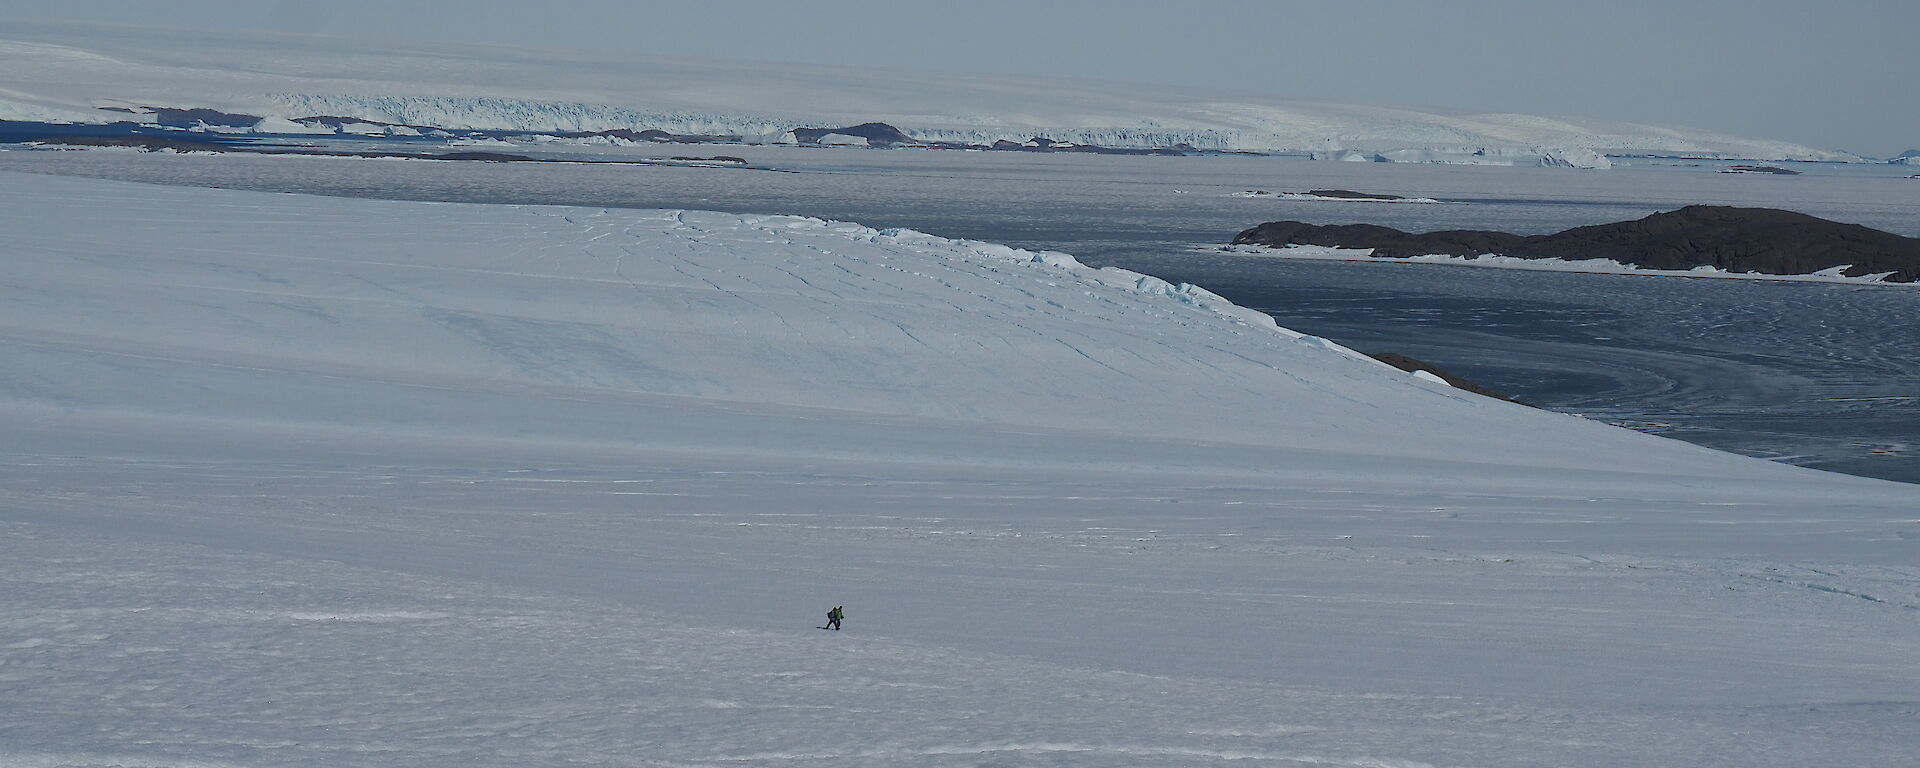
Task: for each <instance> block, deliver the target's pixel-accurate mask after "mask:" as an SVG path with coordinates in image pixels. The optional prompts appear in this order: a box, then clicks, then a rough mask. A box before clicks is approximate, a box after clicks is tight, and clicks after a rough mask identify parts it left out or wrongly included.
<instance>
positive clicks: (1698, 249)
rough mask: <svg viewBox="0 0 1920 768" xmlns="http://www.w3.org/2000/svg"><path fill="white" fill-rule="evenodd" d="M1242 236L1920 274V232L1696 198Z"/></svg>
mask: <svg viewBox="0 0 1920 768" xmlns="http://www.w3.org/2000/svg"><path fill="white" fill-rule="evenodd" d="M1233 242H1234V244H1235V245H1261V246H1268V247H1274V248H1282V247H1286V246H1292V245H1316V246H1325V247H1332V248H1355V249H1363V248H1370V249H1372V250H1373V253H1372V256H1373V257H1375V258H1389V259H1393V258H1411V257H1414V256H1426V255H1445V256H1461V257H1472V256H1481V255H1487V254H1492V255H1498V256H1510V257H1515V258H1522V259H1565V260H1569V261H1578V260H1584V259H1610V260H1613V261H1617V262H1619V263H1621V264H1627V265H1630V266H1635V267H1640V268H1643V269H1661V270H1689V269H1695V268H1699V267H1713V268H1717V269H1721V270H1725V271H1727V272H1734V273H1744V272H1757V273H1760V274H1767V275H1809V274H1813V273H1816V272H1821V271H1825V270H1831V269H1836V268H1840V269H1839V272H1838V273H1839V274H1840V275H1843V276H1846V277H1861V276H1866V275H1877V274H1885V275H1886V277H1885V279H1886V280H1887V281H1889V282H1902V283H1910V282H1915V281H1920V239H1916V238H1911V237H1902V236H1900V235H1896V234H1893V233H1891V232H1883V231H1880V230H1877V229H1871V228H1868V227H1863V226H1860V225H1858V224H1846V223H1842V222H1837V221H1829V220H1827V219H1822V218H1818V217H1815V216H1809V215H1807V214H1804V213H1796V212H1793V211H1783V210H1778V209H1773V208H1735V207H1729V206H1717V205H1690V206H1687V207H1685V208H1681V209H1680V210H1677V211H1667V212H1663V213H1656V214H1653V215H1651V216H1648V217H1646V218H1643V219H1637V220H1634V221H1622V222H1615V223H1612V224H1597V225H1593V226H1587V227H1575V228H1573V229H1569V230H1566V231H1563V232H1557V233H1554V234H1551V235H1516V234H1511V233H1507V232H1492V231H1486V230H1471V229H1459V230H1444V231H1439V232H1427V233H1422V234H1412V233H1407V232H1402V231H1400V230H1397V229H1393V228H1391V227H1383V226H1377V225H1373V224H1342V225H1330V226H1322V225H1315V224H1308V223H1305V222H1300V221H1272V222H1267V223H1265V224H1261V225H1259V226H1257V227H1254V228H1252V229H1248V230H1245V231H1242V232H1241V233H1240V234H1239V235H1238V236H1236V237H1234V239H1233Z"/></svg>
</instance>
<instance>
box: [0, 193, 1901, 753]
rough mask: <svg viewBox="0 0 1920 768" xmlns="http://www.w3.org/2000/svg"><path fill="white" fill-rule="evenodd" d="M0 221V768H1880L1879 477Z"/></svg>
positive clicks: (959, 317)
mask: <svg viewBox="0 0 1920 768" xmlns="http://www.w3.org/2000/svg"><path fill="white" fill-rule="evenodd" d="M0 207H3V208H4V210H6V211H7V212H8V213H7V217H6V218H5V220H4V221H5V223H4V225H0V251H4V252H5V253H6V254H8V258H7V279H6V280H4V281H0V435H5V439H4V440H0V459H3V460H0V583H3V584H5V585H6V588H5V593H4V594H5V599H4V600H0V765H8V766H15V765H17V766H68V765H140V766H179V765H196V766H200V765H210V766H239V765H246V766H282V765H285V766H292V765H369V766H371V765H431V766H439V765H444V766H523V765H534V764H542V765H545V764H563V763H579V764H605V765H644V766H651V765H675V766H678V765H701V766H708V765H727V766H767V767H769V768H773V767H781V768H784V767H787V766H812V765H835V766H893V765H929V766H946V765H951V766H979V765H1004V766H1022V765H1067V766H1081V765H1084V766H1102V767H1106V766H1147V765H1154V766H1162V765H1183V766H1214V765H1219V766H1227V765H1232V766H1275V767H1280V766H1394V767H1395V768H1424V767H1426V766H1460V765H1477V766H1537V765H1555V766H1621V765H1682V764H1684V765H1689V766H1743V767H1746V768H1752V767H1753V766H1806V765H1827V764H1831V765H1847V766H1866V767H1869V768H1881V767H1883V768H1893V767H1894V766H1905V765H1908V764H1910V762H1911V759H1912V756H1913V755H1914V754H1916V753H1920V730H1916V729H1915V728H1913V723H1914V721H1915V718H1916V716H1920V710H1916V705H1915V703H1914V696H1913V692H1914V691H1916V690H1920V668H1917V667H1916V666H1915V665H1914V664H1913V663H1912V662H1913V659H1915V658H1917V657H1920V569H1917V568H1916V565H1915V563H1920V502H1916V500H1915V498H1916V497H1915V494H1914V493H1913V491H1912V487H1911V486H1906V485H1901V484H1897V483H1891V482H1885V481H1875V480H1867V479H1862V478H1856V477H1847V476H1841V475H1833V474H1827V473H1822V472H1817V471H1812V470H1807V469H1801V468H1796V467H1792V466H1785V465H1780V464H1774V463H1770V462H1766V461H1761V460H1757V459H1749V458H1742V457H1737V456H1733V455H1730V454H1725V453H1719V452H1715V451H1711V450H1707V449H1704V448H1699V447H1696V446H1692V445H1688V444H1685V443H1680V442H1675V441H1671V440H1665V439H1661V438H1657V437H1652V436H1648V435H1643V434H1639V433H1635V432H1631V431H1628V430H1624V429H1617V428H1613V427H1609V426H1605V425H1602V424H1599V423H1595V422H1592V421H1587V420H1584V419H1581V418H1577V417H1573V416H1567V415H1561V414H1554V413H1548V412H1543V411H1538V410H1534V409H1530V408H1526V407H1522V406H1518V405H1513V404H1509V403H1505V402H1500V401H1497V400H1493V399H1489V398H1484V397H1480V396H1477V395H1472V394H1469V393H1466V392H1462V391H1460V390H1456V389H1454V388H1452V387H1450V386H1447V385H1446V384H1444V383H1442V382H1440V381H1439V377H1438V376H1435V375H1433V374H1424V375H1422V374H1409V373H1405V372H1402V371H1399V370H1396V369H1394V368H1391V367H1389V366H1387V365H1385V364H1382V363H1379V362H1376V361H1374V360H1371V359H1367V358H1365V357H1364V356H1361V355H1358V354H1355V353H1353V352H1351V351H1350V350H1347V349H1345V348H1342V347H1340V346H1339V345H1337V344H1334V343H1331V342H1328V341H1325V340H1322V339H1318V338H1314V337H1311V336H1305V335H1302V334H1299V333H1294V332H1290V331H1288V330H1286V329H1284V328H1281V327H1277V326H1276V325H1275V324H1274V323H1273V321H1272V320H1271V319H1270V318H1269V317H1267V316H1266V315H1264V314H1261V313H1259V312H1255V311H1251V310H1248V309H1244V308H1241V307H1237V306H1234V305H1232V304H1230V303H1228V302H1226V301H1223V300H1221V299H1220V298H1219V297H1217V296H1214V295H1213V294H1210V293H1208V292H1207V291H1204V290H1201V289H1198V288H1195V287H1192V286H1187V285H1172V284H1168V283H1166V282H1164V281H1160V280H1157V279H1155V278H1151V277H1146V276H1142V275H1139V274H1135V273H1130V272H1124V271H1120V270H1113V269H1090V268H1087V267H1084V266H1081V265H1080V264H1079V263H1078V262H1077V261H1076V260H1075V259H1073V258H1072V257H1071V256H1068V255H1066V254H1061V253H1050V252H1030V251H1022V250H1018V249H1013V248H1008V247H1003V246H997V245H991V244H986V243H979V242H967V241H955V240H947V239H942V238H938V237H933V236H929V235H925V234H920V233H916V232H911V231H903V230H874V229H869V228H866V227H862V226H859V225H856V224H845V223H834V222H826V221H820V220H814V219H803V218H795V217H781V216H743V215H732V214H720V213H703V212H697V211H640V210H619V209H611V210H608V209H597V208H565V207H538V206H485V205H468V204H436V203H409V202H386V201H373V200H359V199H343V198H320V197H306V196H300V195H291V194H268V193H257V192H240V191H233V190H217V189H188V188H171V187H153V186H141V185H135V184H127V183H120V182H108V181H98V180H87V179H73V178H60V177H50V176H38V175H26V174H17V173H5V174H0ZM836 605H844V606H845V607H846V619H845V625H844V630H843V631H839V632H823V631H820V630H818V629H816V627H820V626H823V619H824V616H825V614H826V612H827V610H828V609H829V608H831V607H833V606H836Z"/></svg>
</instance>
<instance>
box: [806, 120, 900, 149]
mask: <svg viewBox="0 0 1920 768" xmlns="http://www.w3.org/2000/svg"><path fill="white" fill-rule="evenodd" d="M828 134H839V135H841V136H858V137H860V138H862V139H866V140H867V143H868V144H869V145H873V146H891V145H894V144H913V143H916V142H915V141H914V138H913V137H912V136H908V135H907V134H906V132H904V131H901V130H900V129H898V128H895V127H893V126H891V125H887V124H886V123H861V124H859V125H854V126H848V127H846V128H795V129H794V131H793V136H794V138H796V139H799V140H800V141H801V142H802V143H806V144H818V143H820V140H821V139H823V138H826V136H827V135H828Z"/></svg>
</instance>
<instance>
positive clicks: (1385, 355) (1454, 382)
mask: <svg viewBox="0 0 1920 768" xmlns="http://www.w3.org/2000/svg"><path fill="white" fill-rule="evenodd" d="M1367 357H1371V358H1373V359H1375V360H1378V361H1380V362H1383V363H1386V364H1387V365H1391V366H1393V367H1395V368H1398V369H1400V370H1403V371H1406V372H1408V373H1412V372H1414V371H1426V372H1427V373H1431V374H1433V375H1435V376H1438V377H1440V380H1441V381H1444V382H1446V383H1447V384H1449V385H1451V386H1452V387H1453V388H1454V389H1462V390H1466V391H1468V392H1472V393H1474V394H1476V395H1484V396H1486V397H1491V398H1494V399H1496V400H1505V401H1507V402H1509V403H1518V402H1520V401H1518V400H1515V399H1513V398H1511V397H1507V396H1506V395H1503V394H1500V393H1498V392H1495V391H1493V390H1491V389H1487V388H1486V387H1483V386H1480V385H1479V384H1475V383H1473V382H1471V381H1468V380H1466V379H1463V378H1460V377H1459V376H1456V375H1454V374H1453V373H1451V372H1449V371H1447V370H1445V369H1442V368H1441V367H1440V366H1437V365H1434V364H1433V363H1429V362H1427V361H1425V360H1418V359H1415V358H1411V357H1407V356H1406V355H1403V354H1400V353H1398V352H1374V353H1370V354H1368V355H1367ZM1522 405H1525V403H1522Z"/></svg>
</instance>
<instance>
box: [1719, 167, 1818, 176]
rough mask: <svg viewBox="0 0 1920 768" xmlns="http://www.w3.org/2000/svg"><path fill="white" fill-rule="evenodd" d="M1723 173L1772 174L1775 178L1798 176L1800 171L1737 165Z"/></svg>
mask: <svg viewBox="0 0 1920 768" xmlns="http://www.w3.org/2000/svg"><path fill="white" fill-rule="evenodd" d="M1720 172H1721V173H1771V174H1773V175H1775V176H1798V175H1800V172H1799V171H1793V170H1788V169H1786V168H1781V167H1778V166H1773V165H1736V166H1733V167H1731V168H1722V169H1720Z"/></svg>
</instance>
